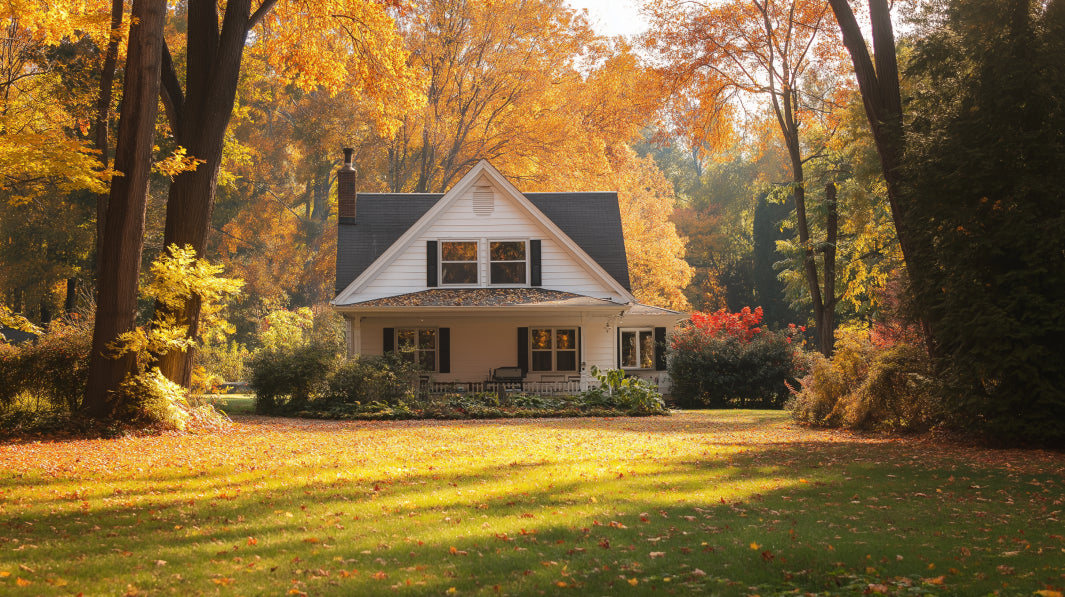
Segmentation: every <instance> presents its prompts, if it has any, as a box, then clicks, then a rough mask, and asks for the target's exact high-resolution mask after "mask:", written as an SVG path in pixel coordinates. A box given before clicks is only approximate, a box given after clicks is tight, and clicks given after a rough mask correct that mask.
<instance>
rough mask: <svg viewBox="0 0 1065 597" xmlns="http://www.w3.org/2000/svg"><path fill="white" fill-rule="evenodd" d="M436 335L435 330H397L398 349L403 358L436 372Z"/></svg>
mask: <svg viewBox="0 0 1065 597" xmlns="http://www.w3.org/2000/svg"><path fill="white" fill-rule="evenodd" d="M436 335H437V334H436V329H434V328H396V347H397V348H399V354H400V356H401V357H402V358H404V359H406V360H408V361H410V362H412V363H417V364H418V365H420V366H421V367H422V368H423V369H425V370H426V371H436V349H437V342H436Z"/></svg>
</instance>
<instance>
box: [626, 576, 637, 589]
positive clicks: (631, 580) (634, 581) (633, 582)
mask: <svg viewBox="0 0 1065 597" xmlns="http://www.w3.org/2000/svg"><path fill="white" fill-rule="evenodd" d="M626 582H628V583H629V584H630V585H632V586H634V587H635V586H636V585H638V584H640V581H639V580H638V579H635V578H630V579H628V580H627V581H626Z"/></svg>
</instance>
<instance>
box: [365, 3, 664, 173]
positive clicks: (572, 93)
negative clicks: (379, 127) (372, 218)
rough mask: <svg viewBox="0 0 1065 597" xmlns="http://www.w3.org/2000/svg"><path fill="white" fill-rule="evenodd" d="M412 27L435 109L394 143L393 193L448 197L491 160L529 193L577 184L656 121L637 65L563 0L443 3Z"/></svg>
mask: <svg viewBox="0 0 1065 597" xmlns="http://www.w3.org/2000/svg"><path fill="white" fill-rule="evenodd" d="M403 24H404V28H405V31H406V32H407V38H408V43H409V44H410V48H411V56H412V61H413V67H414V68H416V69H418V70H419V71H420V72H422V73H423V76H424V78H425V80H426V81H427V87H426V97H427V98H428V100H427V101H428V103H427V105H426V107H425V109H424V110H419V111H415V112H412V113H410V114H408V115H407V116H406V117H405V118H404V119H403V125H402V127H401V128H400V129H399V133H398V134H397V135H396V136H395V137H394V138H393V139H392V140H391V141H390V143H389V145H388V156H387V164H388V166H387V168H388V170H387V181H386V183H385V186H386V188H388V189H389V190H391V191H393V192H441V191H444V190H446V189H448V188H450V186H451V184H452V183H453V182H454V181H455V180H457V179H458V177H460V176H461V175H462V174H463V173H465V172H466V171H467V170H469V169H470V168H471V167H473V165H474V164H476V163H477V161H478V160H480V159H488V160H491V161H492V164H493V165H494V166H496V167H497V168H498V169H499V170H500V171H501V172H502V173H503V174H505V175H506V176H507V177H508V178H510V179H512V180H515V181H517V182H518V183H519V185H518V186H520V187H521V188H522V189H523V190H535V189H546V188H549V187H551V190H557V189H558V188H573V186H574V183H579V181H580V179H583V178H586V176H585V174H588V175H591V176H595V175H598V174H603V173H605V172H607V171H608V170H609V166H608V164H607V163H606V157H605V154H604V149H605V148H606V147H609V146H611V145H615V144H617V143H621V142H625V141H628V140H630V139H632V138H634V137H635V136H636V135H637V134H638V133H639V131H640V128H641V127H642V126H643V124H644V123H645V122H647V121H648V120H649V119H650V118H651V116H652V114H653V105H654V99H655V96H654V95H653V93H652V91H653V89H652V88H651V87H649V86H648V85H646V84H644V83H645V81H644V79H643V77H644V74H645V70H644V69H642V68H640V66H639V63H638V59H637V57H636V56H635V55H633V53H632V52H631V51H629V49H628V47H627V46H625V44H624V43H623V42H615V43H611V42H608V41H606V40H603V39H601V38H597V37H596V36H595V35H594V34H593V32H592V31H591V29H590V28H589V26H588V23H587V21H586V20H585V19H584V18H583V17H582V16H580V15H578V14H576V13H575V12H574V11H572V10H570V9H568V8H566V5H565V4H564V3H563V2H562V1H561V0H531V1H530V0H502V1H500V2H492V3H486V2H467V1H462V0H433V1H430V2H424V3H420V4H419V5H417V7H415V9H414V11H413V12H412V14H411V15H410V18H409V19H406V20H404V22H403ZM545 40H550V43H545ZM566 179H568V180H569V181H572V183H569V184H565V187H560V186H558V185H560V183H562V182H563V181H564V180H566ZM548 183H550V184H548Z"/></svg>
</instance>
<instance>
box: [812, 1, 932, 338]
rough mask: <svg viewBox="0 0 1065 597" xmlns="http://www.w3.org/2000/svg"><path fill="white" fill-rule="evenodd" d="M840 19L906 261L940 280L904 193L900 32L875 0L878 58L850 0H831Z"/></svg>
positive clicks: (927, 279) (913, 275)
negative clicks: (915, 230) (897, 33)
mask: <svg viewBox="0 0 1065 597" xmlns="http://www.w3.org/2000/svg"><path fill="white" fill-rule="evenodd" d="M828 1H829V4H830V5H831V6H832V12H833V13H834V14H835V16H836V22H837V23H839V28H840V32H841V33H842V36H843V43H844V45H845V46H846V47H847V51H848V52H849V53H850V56H851V62H852V63H853V65H854V74H855V76H856V78H857V80H858V88H859V89H860V90H861V94H862V102H863V104H864V106H865V113H866V117H867V119H868V121H869V128H870V130H871V131H872V133H873V139H874V141H875V142H876V150H877V153H878V154H879V156H880V163H881V166H882V170H883V176H884V182H885V184H886V186H887V196H888V203H889V205H890V206H891V216H892V220H893V221H894V223H895V235H896V236H897V237H898V239H899V246H900V248H901V250H902V256H903V260H904V261H905V262H906V269H907V272H908V274H909V277H910V279H911V280H912V281H913V282H914V283H916V284H920V285H934V284H935V275H934V272H933V266H932V265H931V263H932V259H933V257H932V255H933V248H932V245H931V243H930V242H929V241H928V239H925V238H923V237H922V236H921V235H919V234H913V233H911V231H910V229H909V226H910V222H912V221H913V215H914V209H913V207H914V206H913V204H912V203H911V202H910V201H909V200H908V199H907V198H906V197H905V196H904V195H903V193H902V188H901V187H902V182H903V174H902V171H901V170H900V166H901V164H902V162H903V155H904V154H905V152H906V135H905V128H904V126H903V113H902V96H901V91H900V86H899V66H898V59H897V57H896V50H895V32H894V28H893V26H892V24H891V10H890V7H889V5H888V2H887V0H869V17H870V22H871V25H872V27H871V31H872V42H873V43H872V45H873V55H874V56H873V57H870V55H869V48H868V46H867V45H866V43H865V37H864V36H863V34H862V29H861V27H860V26H859V25H858V21H857V19H856V18H855V16H854V11H852V10H851V7H850V4H849V3H848V0H828ZM874 60H875V63H874ZM919 317H920V320H921V326H922V328H923V330H924V335H925V343H926V344H927V346H928V349H929V350H930V351H931V352H932V353H933V354H935V353H936V351H937V349H936V346H937V345H938V339H937V337H936V336H937V334H936V331H935V326H934V323H933V321H932V319H931V318H930V317H929V316H928V315H926V314H923V313H922V314H920V315H919Z"/></svg>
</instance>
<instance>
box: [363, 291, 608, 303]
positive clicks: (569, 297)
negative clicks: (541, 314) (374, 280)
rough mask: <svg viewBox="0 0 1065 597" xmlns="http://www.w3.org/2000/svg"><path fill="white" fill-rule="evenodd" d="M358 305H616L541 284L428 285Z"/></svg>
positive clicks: (604, 300)
mask: <svg viewBox="0 0 1065 597" xmlns="http://www.w3.org/2000/svg"><path fill="white" fill-rule="evenodd" d="M354 304H356V305H359V306H360V307H524V306H530V305H560V306H563V305H564V306H589V305H591V306H614V307H616V306H619V305H620V303H614V302H611V301H608V300H606V299H598V298H593V297H590V296H581V295H579V294H573V293H572V292H562V291H561V290H548V289H545V288H454V289H451V288H430V289H429V290H421V291H418V292H410V293H407V294H401V295H398V296H389V297H385V298H379V299H373V300H369V301H363V302H361V303H354Z"/></svg>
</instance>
